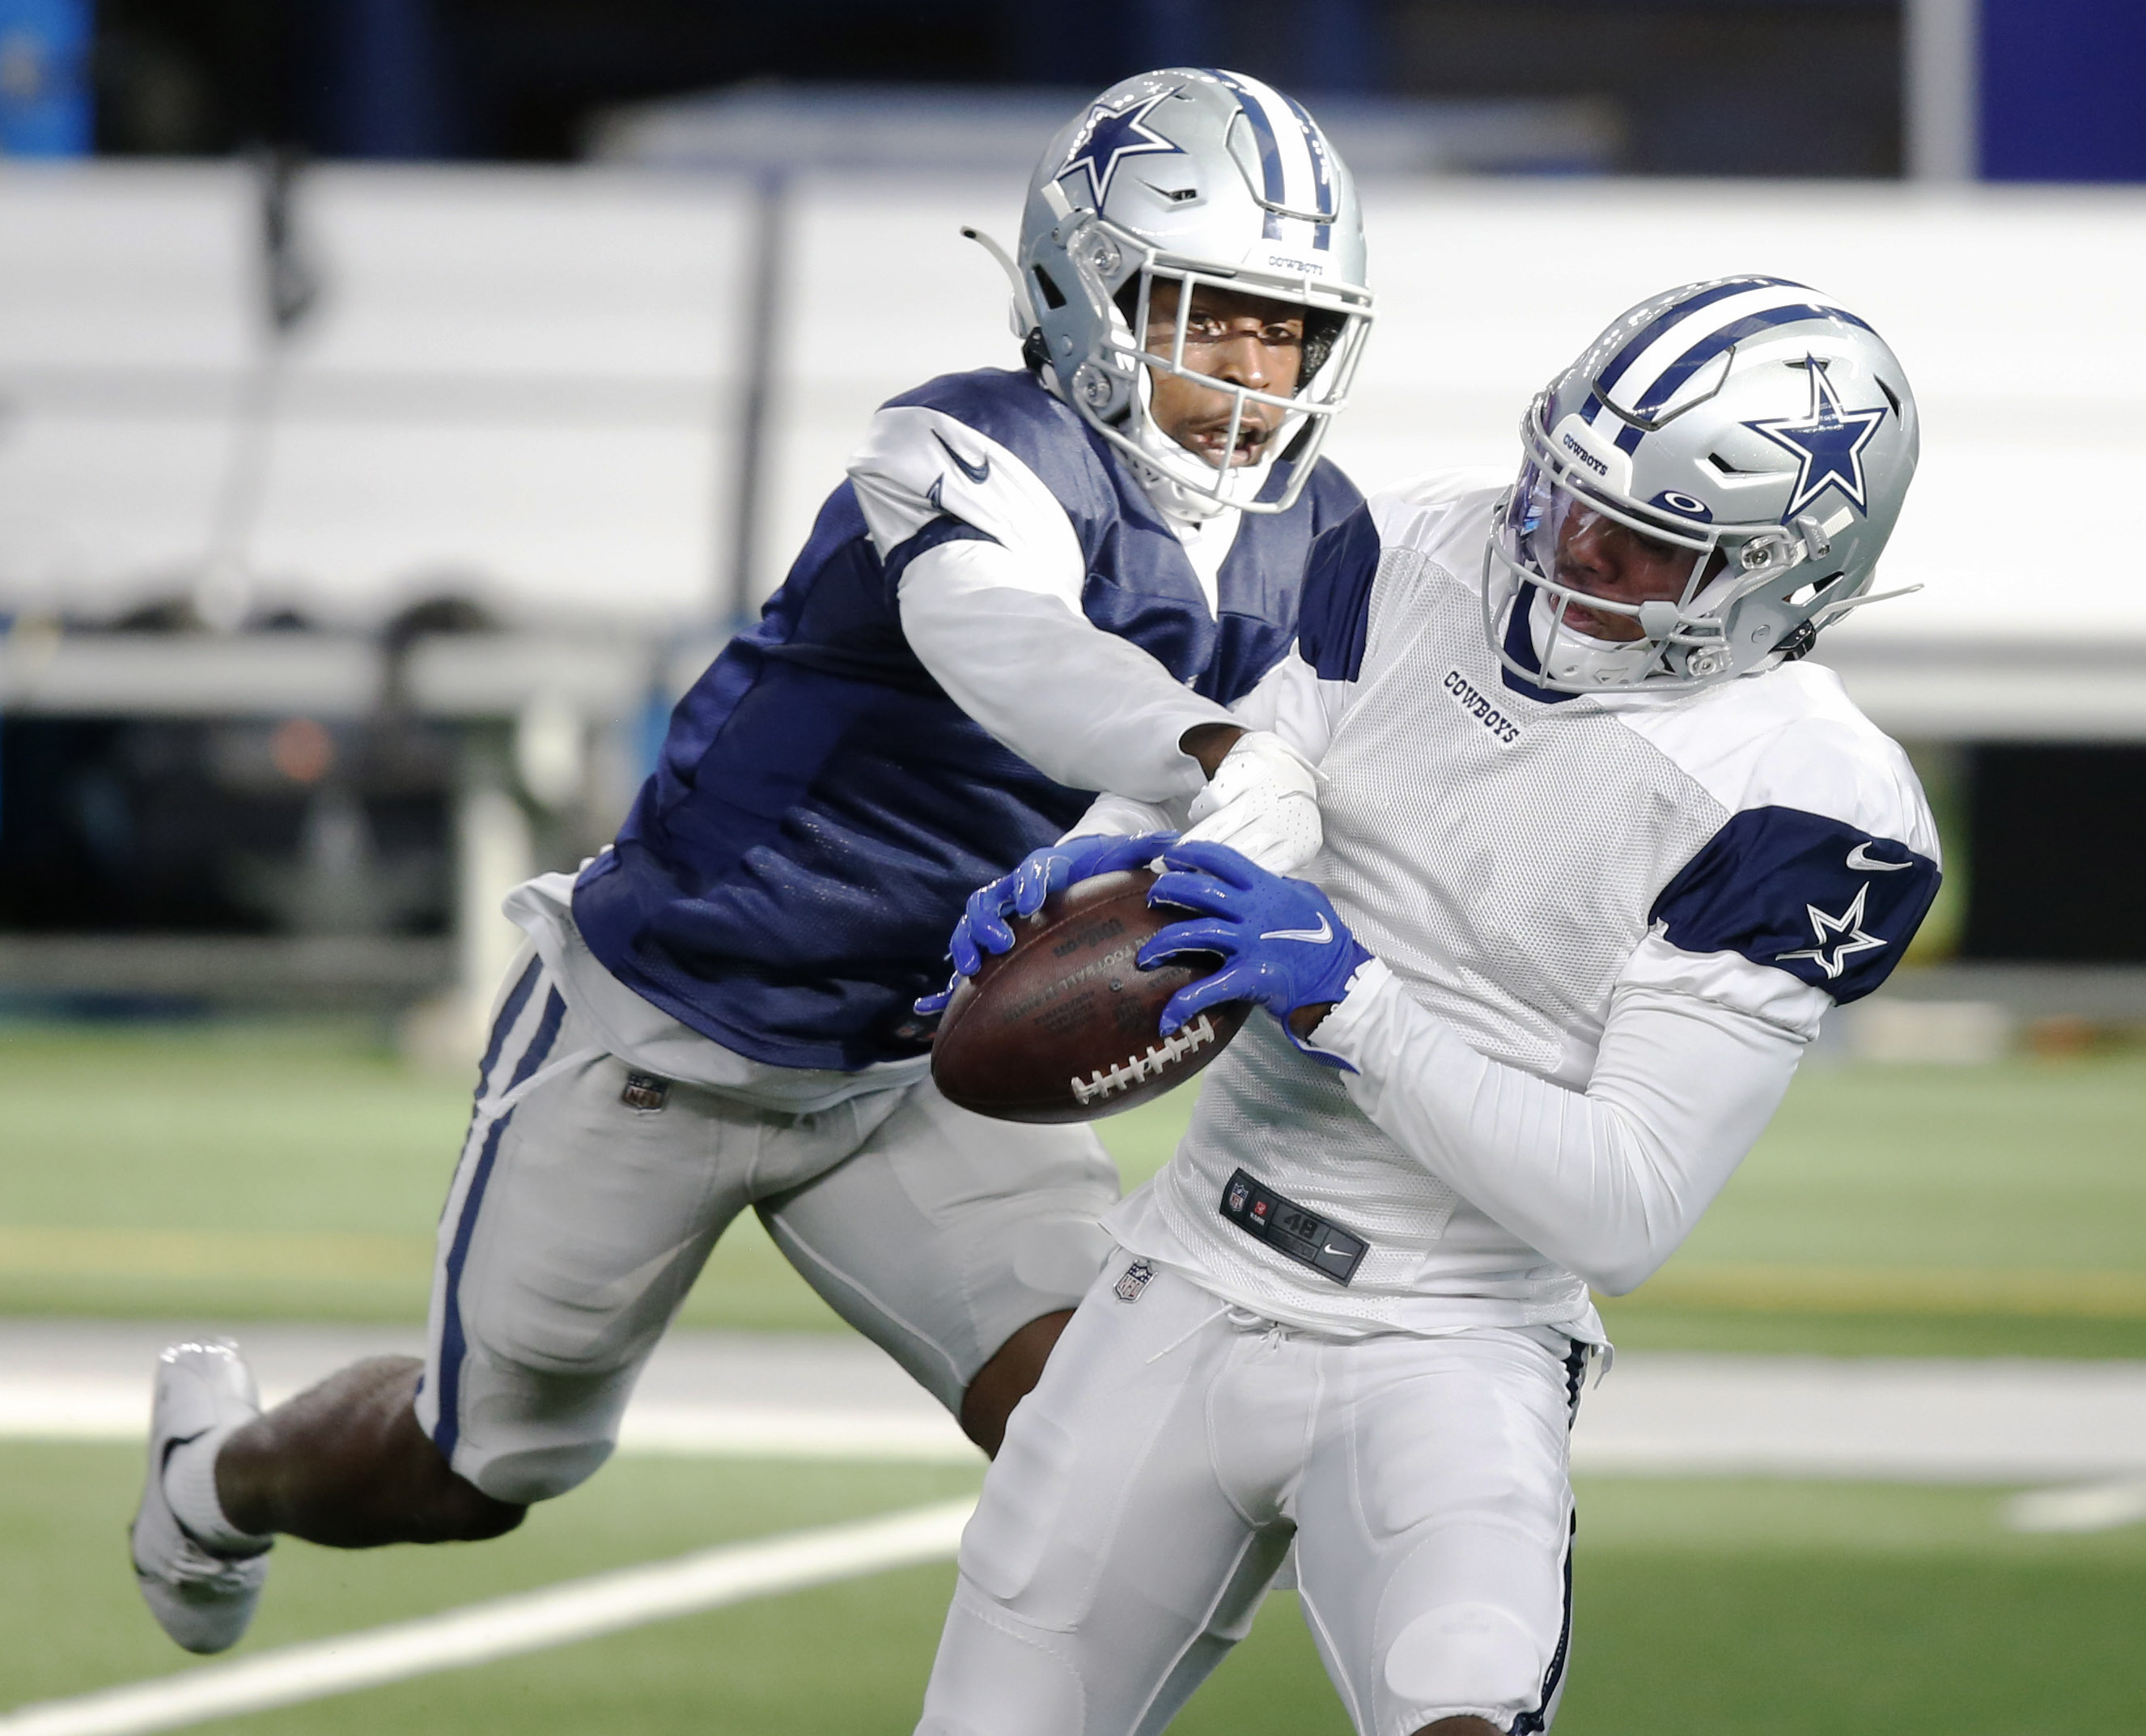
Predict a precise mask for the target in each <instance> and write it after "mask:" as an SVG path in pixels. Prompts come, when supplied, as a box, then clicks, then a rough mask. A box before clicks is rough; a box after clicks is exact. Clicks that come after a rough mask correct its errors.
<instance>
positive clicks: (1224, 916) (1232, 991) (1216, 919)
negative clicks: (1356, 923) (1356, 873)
mask: <svg viewBox="0 0 2146 1736" xmlns="http://www.w3.org/2000/svg"><path fill="white" fill-rule="evenodd" d="M1162 865H1163V866H1164V867H1165V868H1166V869H1168V870H1170V871H1169V872H1168V873H1166V874H1165V875H1163V876H1162V878H1161V879H1160V880H1157V881H1156V882H1155V890H1153V892H1152V893H1150V897H1151V898H1153V899H1154V900H1155V902H1156V903H1157V904H1158V905H1161V906H1162V907H1164V908H1165V909H1166V908H1168V907H1169V906H1170V905H1178V906H1180V907H1181V908H1182V909H1183V910H1184V911H1185V916H1186V920H1184V921H1181V922H1173V923H1171V924H1170V926H1169V927H1167V928H1165V929H1164V930H1162V932H1161V933H1160V934H1159V935H1156V936H1155V938H1154V939H1153V940H1150V941H1149V942H1148V943H1147V944H1146V945H1145V946H1143V947H1141V948H1140V963H1141V965H1144V966H1153V965H1160V964H1162V963H1165V962H1166V961H1167V960H1170V959H1173V958H1176V957H1179V956H1180V955H1184V954H1186V953H1190V954H1191V955H1194V956H1195V957H1199V958H1202V959H1205V958H1208V957H1213V958H1217V959H1220V960H1221V963H1220V967H1219V968H1217V969H1213V970H1203V971H1202V972H1201V973H1200V980H1198V981H1196V982H1194V983H1191V984H1189V985H1187V986H1186V987H1185V988H1184V989H1182V990H1180V991H1179V992H1178V993H1177V995H1175V996H1174V997H1173V998H1172V999H1171V1000H1170V1004H1169V1005H1167V1006H1165V1008H1164V1009H1163V1010H1162V1027H1161V1028H1162V1030H1164V1031H1165V1032H1170V1031H1174V1030H1177V1029H1179V1028H1180V1026H1181V1025H1184V1024H1185V1023H1186V1022H1187V1021H1189V1020H1194V1019H1198V1018H1200V1017H1202V1016H1204V1015H1205V1013H1206V1011H1207V1010H1208V1009H1209V1008H1210V1006H1212V1005H1213V1004H1214V1003H1215V1002H1216V1001H1218V1000H1227V1001H1230V1002H1232V1003H1233V1004H1234V1003H1235V1002H1237V1001H1238V1000H1240V999H1241V1000H1252V1001H1256V1002H1257V1003H1258V1004H1259V1005H1261V1006H1263V1007H1265V1009H1266V1010H1268V1011H1269V1012H1270V1013H1272V1014H1273V1015H1275V1018H1276V1019H1277V1020H1280V1024H1281V1028H1282V1030H1283V1031H1284V1032H1285V1033H1286V1034H1287V1035H1288V1037H1289V1040H1290V1042H1292V1043H1294V1044H1295V1045H1296V1046H1297V1047H1298V1048H1299V1049H1300V1050H1303V1051H1304V1053H1305V1054H1306V1055H1310V1057H1311V1058H1312V1060H1315V1061H1318V1062H1320V1064H1322V1065H1325V1066H1329V1067H1338V1068H1340V1069H1341V1070H1343V1071H1345V1072H1349V1073H1353V1072H1355V1068H1354V1067H1352V1066H1350V1065H1349V1063H1348V1062H1346V1061H1345V1060H1342V1059H1341V1058H1340V1056H1339V1055H1329V1054H1326V1053H1325V1052H1324V1051H1323V1050H1318V1049H1315V1048H1313V1047H1311V1046H1310V1045H1309V1044H1307V1043H1305V1041H1304V1040H1302V1039H1301V1038H1300V1037H1299V1036H1298V1035H1297V1034H1296V1032H1295V1030H1294V1029H1292V1028H1291V1026H1290V1015H1291V1014H1293V1013H1295V1012H1296V1011H1298V1010H1300V1009H1301V1008H1304V1007H1307V1006H1310V1007H1317V1006H1329V1005H1333V1004H1334V1003H1335V1002H1336V1001H1339V1000H1341V999H1342V998H1343V997H1344V996H1345V995H1347V994H1348V992H1349V985H1350V982H1351V981H1352V980H1354V979H1355V975H1356V973H1357V971H1359V970H1361V969H1362V968H1363V967H1364V966H1365V965H1367V964H1369V963H1370V961H1371V954H1370V950H1369V949H1368V948H1366V947H1365V945H1364V944H1363V943H1362V942H1361V941H1360V940H1358V939H1357V938H1356V937H1355V935H1353V934H1351V933H1350V931H1349V925H1348V924H1347V923H1345V922H1344V921H1343V920H1341V915H1340V911H1338V910H1335V908H1334V905H1333V903H1332V901H1331V900H1330V899H1329V898H1328V897H1327V895H1325V893H1324V892H1322V891H1320V890H1319V888H1318V887H1316V886H1315V885H1312V884H1311V882H1310V880H1290V879H1288V878H1286V877H1285V876H1284V875H1279V874H1270V873H1268V872H1267V870H1265V869H1264V868H1261V867H1259V866H1256V865H1255V864H1254V863H1252V862H1250V861H1246V860H1245V857H1243V856H1240V855H1239V854H1238V853H1237V852H1236V851H1234V850H1231V849H1230V848H1228V847H1227V846H1224V845H1220V844H1206V843H1201V842H1199V841H1195V840H1194V839H1190V838H1187V839H1185V841H1183V842H1181V843H1178V844H1174V845H1172V846H1170V848H1169V849H1168V850H1165V851H1164V852H1163V853H1162Z"/></svg>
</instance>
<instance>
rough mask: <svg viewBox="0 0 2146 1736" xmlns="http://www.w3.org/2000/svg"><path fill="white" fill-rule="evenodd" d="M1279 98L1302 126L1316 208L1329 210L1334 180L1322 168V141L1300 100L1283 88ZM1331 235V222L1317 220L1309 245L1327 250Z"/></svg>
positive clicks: (1323, 250)
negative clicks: (1309, 160)
mask: <svg viewBox="0 0 2146 1736" xmlns="http://www.w3.org/2000/svg"><path fill="white" fill-rule="evenodd" d="M1282 101H1283V102H1286V103H1288V104H1289V112H1290V113H1291V114H1293V115H1295V117H1296V120H1297V124H1298V125H1299V126H1300V127H1303V128H1304V148H1305V154H1306V155H1307V156H1309V157H1310V158H1311V185H1312V190H1313V191H1314V192H1315V193H1316V194H1317V195H1318V198H1317V209H1319V210H1320V211H1321V212H1330V211H1332V210H1333V209H1334V182H1333V180H1332V178H1331V177H1330V176H1329V175H1328V174H1327V172H1326V141H1325V138H1324V137H1321V135H1320V131H1319V127H1318V126H1317V124H1316V123H1315V122H1314V121H1313V120H1312V118H1311V117H1310V114H1308V113H1307V112H1305V107H1304V105H1303V104H1302V103H1301V102H1298V101H1297V100H1296V98H1295V97H1292V96H1290V95H1289V94H1288V93H1287V92H1284V93H1283V95H1282ZM1333 239H1334V226H1333V225H1332V224H1331V223H1321V224H1320V225H1319V226H1318V227H1316V228H1315V229H1314V230H1313V231H1312V232H1311V245H1312V246H1313V247H1315V248H1316V249H1318V250H1319V251H1320V252H1325V251H1326V250H1327V248H1328V247H1329V246H1330V243H1331V242H1332V241H1333Z"/></svg>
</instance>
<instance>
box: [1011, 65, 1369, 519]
mask: <svg viewBox="0 0 2146 1736" xmlns="http://www.w3.org/2000/svg"><path fill="white" fill-rule="evenodd" d="M995 251H996V250H995ZM1364 277H1365V273H1364V226H1363V218H1362V214H1361V212H1360V209H1359V207H1358V205H1357V202H1356V187H1355V182H1354V180H1353V179H1351V177H1350V173H1349V171H1348V169H1347V167H1345V165H1344V164H1343V162H1342V161H1341V159H1340V157H1338V156H1337V155H1336V154H1335V151H1334V147H1332V146H1331V145H1330V144H1329V143H1328V142H1326V136H1325V134H1324V133H1323V132H1320V130H1319V127H1318V124H1317V123H1316V122H1314V121H1313V120H1312V118H1311V117H1310V115H1309V114H1307V113H1305V111H1304V108H1303V107H1302V106H1301V105H1300V104H1299V103H1298V102H1295V100H1293V99H1292V98H1290V97H1285V96H1284V95H1282V94H1281V93H1280V92H1278V91H1275V90H1274V89H1272V88H1271V87H1269V86H1266V85H1264V84H1261V83H1260V82H1259V81H1258V80H1257V79H1254V78H1247V77H1241V76H1240V75H1239V74H1237V73H1235V72H1203V71H1195V70H1192V69H1190V68H1185V67H1173V68H1170V69H1168V70H1165V71H1162V72H1144V73H1142V74H1140V76H1139V77H1135V78H1128V79H1125V80H1124V81H1122V82H1120V83H1117V84H1114V85H1112V86H1111V87H1110V89H1108V90H1106V91H1105V92H1103V93H1102V95H1101V96H1100V97H1097V98H1096V99H1095V101H1094V102H1091V103H1090V104H1089V105H1088V107H1086V108H1085V110H1083V111H1082V112H1081V113H1080V114H1079V115H1078V116H1076V117H1075V118H1074V119H1073V120H1072V121H1071V122H1069V123H1068V124H1067V125H1066V127H1065V128H1064V129H1063V130H1062V131H1061V132H1060V133H1059V134H1058V136H1057V137H1056V138H1054V139H1053V140H1052V141H1051V147H1050V148H1049V149H1048V150H1047V151H1046V152H1044V156H1043V161H1042V162H1041V164H1040V165H1039V166H1038V167H1037V169H1036V176H1035V178H1034V179H1033V180H1032V181H1031V182H1030V185H1029V193H1028V203H1027V206H1026V209H1025V210H1024V212H1022V216H1021V244H1020V248H1019V260H1018V265H1017V267H1016V271H1015V273H1014V278H1015V295H1016V309H1015V320H1016V325H1018V326H1019V327H1021V329H1022V331H1023V332H1024V334H1025V335H1026V336H1028V340H1029V343H1030V345H1031V356H1032V357H1036V359H1038V360H1040V361H1041V362H1044V363H1045V364H1046V365H1047V366H1048V367H1049V369H1050V370H1051V377H1052V378H1053V380H1054V381H1055V382H1056V387H1057V390H1058V391H1059V392H1060V394H1061V396H1062V397H1064V398H1065V399H1066V402H1068V403H1069V404H1071V406H1072V407H1073V408H1074V409H1075V411H1076V412H1078V413H1079V414H1080V416H1081V417H1082V418H1083V419H1084V420H1085V421H1086V422H1087V423H1088V424H1089V426H1090V427H1093V428H1094V429H1095V431H1096V432H1098V433H1099V434H1100V435H1101V436H1103V438H1104V439H1105V440H1106V441H1109V442H1110V444H1111V445H1112V446H1115V447H1116V448H1117V449H1118V451H1120V452H1122V453H1124V454H1125V456H1126V457H1128V458H1129V459H1130V460H1131V461H1133V462H1134V463H1135V465H1136V466H1140V468H1141V469H1142V470H1143V471H1145V472H1147V473H1148V475H1149V476H1151V477H1153V478H1155V479H1158V480H1160V481H1162V482H1163V483H1165V484H1166V485H1168V486H1169V487H1170V492H1171V493H1172V494H1173V496H1175V498H1174V500H1173V505H1175V506H1180V507H1182V508H1183V509H1185V510H1186V511H1190V512H1193V513H1198V512H1200V511H1219V510H1220V509H1221V508H1222V507H1224V506H1237V507H1241V508H1242V509H1244V510H1245V511H1251V512H1280V511H1285V510H1287V508H1288V507H1289V506H1290V505H1292V504H1293V503H1294V502H1295V499H1296V496H1297V495H1298V494H1299V493H1300V491H1302V489H1303V487H1304V485H1305V481H1306V479H1307V478H1308V477H1309V476H1310V471H1311V467H1312V463H1313V461H1314V460H1315V459H1316V458H1317V456H1319V449H1320V446H1321V445H1322V444H1323V443H1324V441H1325V436H1326V429H1327V426H1328V424H1329V423H1330V422H1331V421H1332V419H1333V417H1335V415H1336V414H1337V413H1338V412H1340V410H1341V409H1342V408H1343V407H1344V406H1345V404H1346V403H1347V402H1348V394H1349V384H1350V380H1351V379H1352V378H1353V377H1354V376H1355V372H1356V363H1357V360H1358V357H1360V355H1361V353H1362V351H1363V345H1364V339H1365V335H1366V332H1368V329H1369V327H1370V320H1371V292H1370V290H1369V289H1367V288H1366V287H1365V281H1364ZM1159 279H1168V280H1170V281H1172V282H1175V284H1176V285H1177V287H1178V294H1177V321H1176V330H1175V336H1174V337H1173V339H1172V341H1171V342H1170V346H1169V347H1168V350H1167V352H1159V353H1151V352H1149V351H1148V350H1147V348H1146V347H1145V344H1144V343H1143V342H1142V338H1141V336H1140V334H1142V333H1145V332H1146V331H1147V330H1148V312H1149V303H1150V297H1151V296H1152V295H1153V292H1154V287H1155V282H1157V280H1159ZM1201 284H1211V285H1215V286H1217V287H1223V288H1227V289H1232V290H1236V291H1238V292H1242V293H1245V294H1248V295H1255V296H1264V297H1269V298H1270V299H1272V300H1274V301H1277V302H1290V303H1293V304H1295V305H1296V306H1299V307H1302V308H1303V309H1304V314H1305V345H1304V359H1303V366H1302V368H1301V371H1300V377H1299V379H1298V382H1297V387H1296V390H1295V392H1291V393H1288V394H1280V393H1275V392H1259V391H1255V390H1253V389H1251V388H1250V387H1245V386H1241V385H1236V384H1234V383H1231V382H1226V381H1221V380H1216V379H1212V378H1210V377H1208V376H1206V375H1204V374H1200V373H1199V372H1196V371H1195V370H1193V369H1190V368H1188V367H1186V366H1185V335H1186V320H1187V317H1188V316H1189V314H1190V308H1191V300H1192V292H1193V290H1194V288H1195V287H1197V286H1199V285H1201ZM1037 352H1041V353H1040V356H1039V355H1037ZM1156 373H1168V374H1175V375H1178V376H1180V377H1184V378H1186V379H1190V380H1193V381H1195V382H1198V383H1199V384H1200V385H1201V386H1202V387H1207V388H1208V389H1210V390H1212V391H1216V392H1225V393H1228V394H1230V395H1232V396H1233V397H1234V399H1235V402H1234V403H1233V405H1232V407H1231V410H1230V427H1229V430H1228V435H1229V437H1228V440H1227V441H1226V442H1225V446H1224V448H1223V450H1224V451H1225V452H1226V451H1230V450H1233V449H1234V448H1235V445H1236V440H1237V435H1238V432H1239V429H1240V425H1241V423H1242V421H1243V418H1244V415H1245V407H1246V406H1247V405H1248V404H1252V403H1260V404H1268V405H1272V406H1275V407H1277V408H1279V409H1280V411H1281V412H1283V420H1282V422H1281V425H1280V427H1279V428H1277V429H1276V431H1275V434H1274V436H1272V437H1271V438H1270V440H1269V441H1268V442H1267V444H1266V448H1265V450H1266V453H1267V456H1265V458H1263V459H1262V460H1261V461H1260V462H1259V463H1257V464H1251V465H1240V466H1230V465H1229V464H1227V463H1226V462H1225V463H1224V464H1223V465H1221V466H1219V467H1218V466H1215V465H1213V464H1210V463H1209V462H1208V461H1207V460H1206V459H1205V458H1203V457H1201V456H1200V455H1199V454H1197V453H1195V452H1193V451H1189V450H1187V449H1186V448H1185V447H1184V446H1180V445H1179V444H1177V442H1176V441H1173V440H1171V439H1170V438H1169V437H1168V436H1165V435H1163V434H1161V433H1160V431H1158V430H1157V429H1156V428H1155V427H1154V425H1153V422H1152V421H1151V419H1150V416H1149V414H1148V404H1149V400H1150V394H1151V393H1152V392H1153V390H1154V377H1155V374H1156ZM1279 457H1286V458H1289V459H1290V460H1291V461H1292V464H1291V470H1290V476H1289V478H1288V480H1287V481H1286V482H1285V484H1284V486H1282V487H1281V488H1280V489H1278V490H1276V491H1275V496H1274V497H1273V498H1271V499H1266V500H1261V499H1259V498H1258V497H1257V496H1259V495H1260V492H1261V491H1262V490H1263V489H1264V488H1265V486H1266V484H1267V481H1268V478H1269V472H1270V470H1271V468H1272V466H1273V464H1274V462H1275V459H1276V458H1279Z"/></svg>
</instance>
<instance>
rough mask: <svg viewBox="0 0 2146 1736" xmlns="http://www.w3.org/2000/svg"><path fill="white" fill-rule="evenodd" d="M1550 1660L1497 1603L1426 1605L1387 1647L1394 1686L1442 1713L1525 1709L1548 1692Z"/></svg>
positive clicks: (1412, 1702) (1402, 1696) (1402, 1695)
mask: <svg viewBox="0 0 2146 1736" xmlns="http://www.w3.org/2000/svg"><path fill="white" fill-rule="evenodd" d="M1549 1668H1550V1659H1549V1657H1548V1656H1547V1655H1545V1653H1544V1651H1543V1649H1542V1645H1541V1643H1540V1640H1539V1639H1537V1638H1536V1636H1535V1635H1534V1634H1530V1632H1529V1631H1528V1629H1526V1628H1525V1627H1524V1626H1523V1625H1522V1624H1520V1622H1519V1621H1518V1620H1517V1619H1515V1617H1514V1616H1512V1615H1511V1614H1509V1613H1508V1612H1507V1611H1505V1610H1504V1609H1499V1608H1498V1607H1496V1606H1495V1604H1446V1605H1445V1607H1443V1608H1442V1609H1430V1610H1426V1611H1425V1613H1424V1614H1421V1615H1419V1616H1418V1617H1416V1619H1415V1620H1414V1621H1412V1622H1410V1624H1408V1625H1407V1626H1406V1627H1405V1628H1403V1629H1401V1630H1400V1633H1399V1634H1395V1636H1394V1643H1393V1644H1391V1645H1390V1646H1389V1647H1388V1648H1387V1649H1386V1657H1385V1679H1386V1689H1387V1692H1389V1693H1390V1694H1392V1695H1393V1696H1394V1698H1395V1699H1396V1700H1398V1701H1400V1703H1401V1704H1403V1705H1406V1706H1411V1707H1416V1706H1420V1707H1423V1708H1425V1709H1435V1710H1437V1711H1439V1712H1440V1714H1441V1715H1450V1714H1454V1713H1460V1712H1470V1711H1472V1712H1477V1713H1481V1712H1484V1711H1486V1710H1493V1709H1502V1710H1504V1711H1506V1712H1511V1713H1517V1712H1520V1711H1525V1710H1526V1709H1530V1708H1531V1707H1533V1706H1534V1705H1535V1704H1536V1703H1537V1702H1538V1701H1539V1700H1540V1699H1541V1698H1542V1690H1543V1677H1544V1675H1545V1673H1546V1672H1547V1671H1548V1669H1549Z"/></svg>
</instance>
